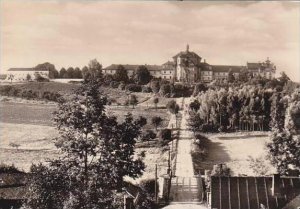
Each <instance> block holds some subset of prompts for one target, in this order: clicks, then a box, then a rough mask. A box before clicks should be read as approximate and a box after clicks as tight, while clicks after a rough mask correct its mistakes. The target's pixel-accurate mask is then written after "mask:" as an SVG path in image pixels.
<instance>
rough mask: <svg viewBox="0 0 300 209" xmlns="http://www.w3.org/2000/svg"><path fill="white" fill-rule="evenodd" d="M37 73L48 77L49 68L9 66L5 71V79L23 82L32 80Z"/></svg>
mask: <svg viewBox="0 0 300 209" xmlns="http://www.w3.org/2000/svg"><path fill="white" fill-rule="evenodd" d="M37 75H40V76H42V77H43V78H49V70H36V69H35V68H10V69H8V71H7V76H6V79H5V80H7V81H12V82H23V81H28V80H34V79H35V77H36V76H37Z"/></svg>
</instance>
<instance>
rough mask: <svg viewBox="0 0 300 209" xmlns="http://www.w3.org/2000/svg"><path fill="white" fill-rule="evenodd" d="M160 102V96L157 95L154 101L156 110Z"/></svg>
mask: <svg viewBox="0 0 300 209" xmlns="http://www.w3.org/2000/svg"><path fill="white" fill-rule="evenodd" d="M158 102H159V99H158V97H155V98H154V99H153V103H154V105H155V109H156V110H157V104H158Z"/></svg>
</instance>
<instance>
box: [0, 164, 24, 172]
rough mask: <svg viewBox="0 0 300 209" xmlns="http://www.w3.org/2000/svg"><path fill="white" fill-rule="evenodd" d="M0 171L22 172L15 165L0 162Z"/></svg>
mask: <svg viewBox="0 0 300 209" xmlns="http://www.w3.org/2000/svg"><path fill="white" fill-rule="evenodd" d="M0 173H22V171H20V170H19V169H17V168H16V167H15V166H14V165H6V164H2V163H1V164H0Z"/></svg>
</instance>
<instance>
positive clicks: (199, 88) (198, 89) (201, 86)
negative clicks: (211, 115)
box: [193, 83, 207, 96]
mask: <svg viewBox="0 0 300 209" xmlns="http://www.w3.org/2000/svg"><path fill="white" fill-rule="evenodd" d="M206 90H207V87H206V86H205V85H204V84H203V83H197V84H196V85H195V87H194V92H193V95H194V96H197V95H198V94H199V93H200V92H205V91H206Z"/></svg>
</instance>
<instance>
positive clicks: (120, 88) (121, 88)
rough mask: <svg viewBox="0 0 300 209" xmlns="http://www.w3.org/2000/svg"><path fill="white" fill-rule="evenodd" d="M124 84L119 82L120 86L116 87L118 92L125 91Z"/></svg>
mask: <svg viewBox="0 0 300 209" xmlns="http://www.w3.org/2000/svg"><path fill="white" fill-rule="evenodd" d="M125 86H126V85H125V83H123V82H121V83H120V84H119V86H118V89H119V90H125Z"/></svg>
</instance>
